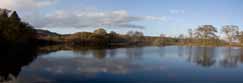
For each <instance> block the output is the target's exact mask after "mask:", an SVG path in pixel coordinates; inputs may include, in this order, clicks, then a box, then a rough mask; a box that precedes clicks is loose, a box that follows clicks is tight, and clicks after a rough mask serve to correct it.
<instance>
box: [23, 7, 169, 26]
mask: <svg viewBox="0 0 243 83" xmlns="http://www.w3.org/2000/svg"><path fill="white" fill-rule="evenodd" d="M25 19H26V21H28V22H30V23H31V24H33V25H34V26H35V27H38V28H46V27H55V28H56V27H62V28H70V27H71V28H87V27H111V28H118V27H119V28H144V27H143V26H141V25H136V24H133V22H138V21H144V20H151V21H164V20H165V17H155V16H130V15H129V14H128V12H127V11H126V10H115V11H109V12H104V11H98V10H87V9H84V10H82V9H81V10H73V11H72V10H58V11H55V12H53V13H50V14H47V15H36V14H35V16H30V18H25Z"/></svg>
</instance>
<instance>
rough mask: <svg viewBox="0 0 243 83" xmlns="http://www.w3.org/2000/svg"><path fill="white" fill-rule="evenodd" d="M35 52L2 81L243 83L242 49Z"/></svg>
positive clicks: (6, 82) (195, 48)
mask: <svg viewBox="0 0 243 83" xmlns="http://www.w3.org/2000/svg"><path fill="white" fill-rule="evenodd" d="M37 55H38V56H37V57H35V58H33V60H32V61H31V62H29V63H28V64H27V65H24V66H18V67H19V68H15V69H18V70H16V71H14V70H12V71H11V72H9V73H8V74H4V76H0V77H1V81H2V82H5V83H12V82H13V83H14V82H17V83H243V65H242V64H243V49H242V48H226V47H187V46H166V47H136V48H116V49H80V50H58V51H52V52H48V53H37ZM10 68H13V67H10ZM6 70H7V69H6ZM6 70H5V71H6ZM1 72H2V71H1ZM13 72H14V73H13ZM12 74H13V75H12ZM0 75H1V73H0Z"/></svg>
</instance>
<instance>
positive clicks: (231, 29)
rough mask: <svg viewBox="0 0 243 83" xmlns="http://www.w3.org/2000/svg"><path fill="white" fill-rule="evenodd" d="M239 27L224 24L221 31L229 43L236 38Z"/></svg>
mask: <svg viewBox="0 0 243 83" xmlns="http://www.w3.org/2000/svg"><path fill="white" fill-rule="evenodd" d="M238 31H239V27H238V26H236V25H225V26H223V28H222V32H223V33H224V34H225V35H226V38H227V40H228V42H229V45H230V46H231V45H232V42H233V40H235V39H236V38H237V35H238Z"/></svg>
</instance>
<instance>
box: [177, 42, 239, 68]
mask: <svg viewBox="0 0 243 83" xmlns="http://www.w3.org/2000/svg"><path fill="white" fill-rule="evenodd" d="M178 56H182V57H185V58H186V59H187V61H189V62H191V63H195V64H197V65H198V66H202V67H212V66H216V65H219V66H221V67H224V68H234V67H237V66H239V65H240V64H241V63H243V48H228V47H221V48H217V47H195V46H190V47H188V46H179V47H178Z"/></svg>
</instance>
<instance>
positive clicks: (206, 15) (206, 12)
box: [0, 0, 243, 36]
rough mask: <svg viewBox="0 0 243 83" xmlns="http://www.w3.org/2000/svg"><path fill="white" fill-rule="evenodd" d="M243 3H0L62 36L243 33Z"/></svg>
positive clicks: (45, 0) (113, 0) (142, 0)
mask: <svg viewBox="0 0 243 83" xmlns="http://www.w3.org/2000/svg"><path fill="white" fill-rule="evenodd" d="M242 4H243V0H0V8H7V9H11V10H16V11H17V12H18V13H19V15H20V16H21V18H22V19H23V21H25V22H28V23H30V24H31V25H33V26H34V27H35V28H40V29H47V30H50V31H53V32H57V33H61V34H69V33H75V32H81V31H93V30H95V29H97V28H105V29H106V30H107V31H116V32H118V33H122V34H124V33H126V32H128V31H129V30H137V31H142V32H144V34H145V35H148V36H158V35H160V34H167V35H168V36H177V35H179V34H186V33H187V31H188V29H190V28H192V29H195V28H197V27H198V26H199V25H204V24H210V25H214V26H215V27H217V28H218V29H219V30H220V28H221V27H222V26H224V25H238V26H239V27H240V29H241V30H243V25H242V24H243V11H242V10H243V5H242Z"/></svg>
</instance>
